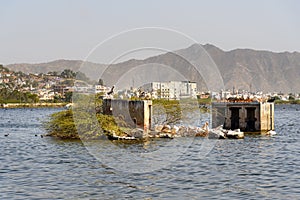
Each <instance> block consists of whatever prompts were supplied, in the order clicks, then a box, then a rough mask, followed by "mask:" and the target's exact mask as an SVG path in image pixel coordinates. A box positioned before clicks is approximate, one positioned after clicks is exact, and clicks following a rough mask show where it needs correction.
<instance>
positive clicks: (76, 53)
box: [0, 0, 300, 64]
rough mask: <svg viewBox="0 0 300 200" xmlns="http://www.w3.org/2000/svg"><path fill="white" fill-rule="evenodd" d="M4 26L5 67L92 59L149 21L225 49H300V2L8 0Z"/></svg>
mask: <svg viewBox="0 0 300 200" xmlns="http://www.w3.org/2000/svg"><path fill="white" fill-rule="evenodd" d="M0 25H1V31H0V45H1V48H0V63H2V64H10V63H19V62H30V63H36V62H47V61H52V60H56V59H84V58H85V57H86V56H87V54H88V53H89V52H90V51H91V49H93V48H94V47H95V46H96V45H97V44H98V43H99V42H101V41H103V40H105V39H107V38H108V37H110V36H112V35H114V34H117V33H119V32H121V31H124V30H128V29H132V28H137V27H145V26H146V27H152V26H155V27H165V28H170V29H175V30H178V31H180V32H183V33H185V34H187V35H189V36H190V37H192V38H194V39H195V40H197V41H198V42H199V43H201V44H206V43H210V44H214V45H216V46H218V47H220V48H221V49H224V50H231V49H235V48H253V49H264V50H271V51H276V52H281V51H291V52H293V51H300V37H299V35H300V1H297V0H294V1H288V0H282V1H275V0H269V1H263V0H249V1H240V0H236V1H233V0H226V1H225V0H224V1H221V0H220V1H213V0H210V1H199V0H195V1H192V0H190V1H188V0H187V1H184V0H182V1H175V0H150V1H146V0H144V1H142V0H127V1H124V0H120V1H113V0H107V1H96V0H95V1H89V0H82V1H75V0H69V1H67V0H48V1H46V0H26V1H21V0H19V1H14V0H0ZM170 48H171V47H170ZM107 51H109V49H108V50H107ZM105 61H106V60H105V58H103V60H100V61H99V62H105Z"/></svg>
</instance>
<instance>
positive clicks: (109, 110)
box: [103, 99, 152, 132]
mask: <svg viewBox="0 0 300 200" xmlns="http://www.w3.org/2000/svg"><path fill="white" fill-rule="evenodd" d="M103 114H105V115H113V116H114V117H116V118H119V119H120V120H121V121H125V122H126V124H127V125H129V126H130V127H131V128H141V129H143V130H144V132H148V131H149V129H150V128H151V117H152V101H151V100H136V101H131V100H121V99H104V100H103ZM120 126H122V125H120Z"/></svg>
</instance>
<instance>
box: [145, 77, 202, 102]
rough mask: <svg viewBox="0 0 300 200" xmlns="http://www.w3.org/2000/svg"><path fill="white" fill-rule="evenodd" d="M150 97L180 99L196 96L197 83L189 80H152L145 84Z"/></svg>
mask: <svg viewBox="0 0 300 200" xmlns="http://www.w3.org/2000/svg"><path fill="white" fill-rule="evenodd" d="M145 90H148V91H149V92H151V93H152V98H158V99H177V100H179V99H182V98H197V96H196V94H197V83H195V82H190V81H169V82H152V83H150V84H147V85H146V86H145Z"/></svg>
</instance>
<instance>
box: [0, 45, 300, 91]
mask: <svg viewBox="0 0 300 200" xmlns="http://www.w3.org/2000/svg"><path fill="white" fill-rule="evenodd" d="M5 67H7V68H9V69H11V70H14V71H23V72H25V73H45V72H49V71H62V70H64V69H71V70H73V71H78V70H80V71H82V72H84V73H85V74H86V75H87V76H88V77H90V78H91V79H93V80H98V79H99V78H102V79H103V80H104V82H105V83H106V84H107V85H120V86H121V85H123V86H125V85H128V86H129V85H131V86H139V85H141V84H143V83H145V82H147V81H149V82H152V81H164V80H165V81H168V80H190V81H195V82H197V83H198V86H199V89H200V90H208V89H210V90H219V89H222V88H226V89H232V88H233V87H234V88H235V89H244V90H248V91H264V92H268V91H271V92H272V91H276V92H280V91H281V92H285V93H290V92H293V93H294V92H297V93H298V92H300V81H299V79H300V53H299V52H292V53H291V52H281V53H275V52H271V51H261V50H260V51H258V50H252V49H235V50H231V51H224V50H222V49H220V48H218V47H216V46H214V45H211V44H206V45H199V44H194V45H191V46H190V47H188V48H185V49H180V50H177V51H174V52H166V53H164V54H160V55H157V56H153V57H149V58H146V59H143V60H136V59H131V60H128V61H125V62H122V63H116V64H110V65H107V64H97V63H93V62H88V61H81V60H56V61H52V62H47V63H39V64H28V63H24V64H10V65H6V66H5ZM223 84H224V85H223Z"/></svg>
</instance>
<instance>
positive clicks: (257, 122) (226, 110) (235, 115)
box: [212, 102, 274, 132]
mask: <svg viewBox="0 0 300 200" xmlns="http://www.w3.org/2000/svg"><path fill="white" fill-rule="evenodd" d="M219 125H223V126H224V128H225V129H236V128H239V129H241V130H242V131H247V132H252V131H268V130H274V103H267V102H245V103H228V102H226V103H213V104H212V127H213V128H215V127H217V126H219Z"/></svg>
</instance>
